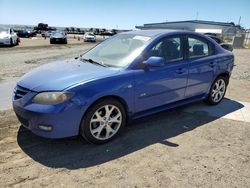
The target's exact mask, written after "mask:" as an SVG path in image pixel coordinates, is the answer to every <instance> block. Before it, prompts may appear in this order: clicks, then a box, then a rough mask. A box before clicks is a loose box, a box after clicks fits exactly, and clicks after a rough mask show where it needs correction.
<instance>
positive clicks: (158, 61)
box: [144, 56, 165, 67]
mask: <svg viewBox="0 0 250 188" xmlns="http://www.w3.org/2000/svg"><path fill="white" fill-rule="evenodd" d="M144 64H145V65H146V66H147V67H163V66H164V65H165V60H164V58H163V57H156V56H151V57H150V58H148V60H147V61H145V62H144Z"/></svg>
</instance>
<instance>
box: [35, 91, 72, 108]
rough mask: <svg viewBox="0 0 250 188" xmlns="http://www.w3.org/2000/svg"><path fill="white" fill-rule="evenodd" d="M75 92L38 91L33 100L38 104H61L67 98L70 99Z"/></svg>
mask: <svg viewBox="0 0 250 188" xmlns="http://www.w3.org/2000/svg"><path fill="white" fill-rule="evenodd" d="M73 95H74V93H70V92H43V93H38V94H37V95H36V96H35V97H34V98H33V100H32V102H33V103H38V104H48V105H50V104H51V105H53V104H59V103H62V102H64V101H66V100H69V99H70V98H71V97H72V96H73Z"/></svg>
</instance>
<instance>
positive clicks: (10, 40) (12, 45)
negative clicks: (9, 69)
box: [10, 38, 14, 46]
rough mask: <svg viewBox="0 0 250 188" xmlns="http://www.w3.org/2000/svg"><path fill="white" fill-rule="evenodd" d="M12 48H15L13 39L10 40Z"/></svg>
mask: <svg viewBox="0 0 250 188" xmlns="http://www.w3.org/2000/svg"><path fill="white" fill-rule="evenodd" d="M10 46H14V44H13V39H12V38H10Z"/></svg>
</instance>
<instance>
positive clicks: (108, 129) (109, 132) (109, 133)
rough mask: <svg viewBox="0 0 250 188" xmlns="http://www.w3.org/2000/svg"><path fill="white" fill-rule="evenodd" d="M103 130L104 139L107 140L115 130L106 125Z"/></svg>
mask: <svg viewBox="0 0 250 188" xmlns="http://www.w3.org/2000/svg"><path fill="white" fill-rule="evenodd" d="M105 129H106V135H105V137H106V138H109V137H110V136H111V135H112V134H113V133H114V132H115V130H114V129H112V128H111V126H109V125H107V126H106V128H105Z"/></svg>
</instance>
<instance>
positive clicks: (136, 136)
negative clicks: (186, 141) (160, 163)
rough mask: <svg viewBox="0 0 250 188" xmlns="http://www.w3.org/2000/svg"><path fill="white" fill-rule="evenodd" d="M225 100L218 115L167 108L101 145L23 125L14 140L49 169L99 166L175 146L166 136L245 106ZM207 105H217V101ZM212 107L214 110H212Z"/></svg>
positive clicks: (128, 127) (141, 119)
mask: <svg viewBox="0 0 250 188" xmlns="http://www.w3.org/2000/svg"><path fill="white" fill-rule="evenodd" d="M223 102H224V103H227V110H226V111H224V112H225V113H224V114H223V113H220V114H219V116H218V117H213V116H210V115H208V114H209V113H208V112H207V111H200V110H198V111H195V110H194V111H192V112H186V109H188V108H190V107H191V106H192V108H193V109H195V107H196V106H201V105H204V106H205V104H202V103H197V104H191V105H187V106H184V107H180V108H177V109H174V110H168V111H165V112H161V113H158V114H155V115H151V116H148V117H145V118H140V119H137V120H134V121H133V122H131V123H129V124H128V125H127V126H126V127H125V129H124V131H123V133H122V134H121V135H120V136H119V137H117V138H116V139H115V140H113V141H111V142H110V143H107V144H104V145H93V144H89V143H87V142H85V141H84V140H83V139H82V138H81V137H80V136H79V137H72V138H66V139H57V140H51V139H45V138H41V137H38V136H36V135H34V134H32V133H31V132H30V131H28V130H26V129H25V128H23V127H22V126H21V127H20V128H19V131H18V136H17V142H18V144H19V146H20V148H21V149H22V150H23V151H24V152H25V153H26V154H27V155H29V156H30V157H31V158H32V159H33V160H35V161H37V162H39V163H41V164H43V165H45V166H47V167H52V168H67V169H78V168H86V167H90V166H95V165H99V164H102V163H105V162H108V161H111V160H114V159H117V158H120V157H122V156H125V155H128V154H131V153H133V152H136V151H138V150H141V149H143V148H145V147H147V146H150V145H152V144H155V143H161V144H164V145H165V146H166V147H178V146H179V144H181V143H172V142H170V141H168V139H170V138H172V137H175V136H178V135H180V134H183V133H185V132H188V131H192V130H193V129H195V128H197V127H200V126H202V125H205V124H207V123H209V122H212V121H214V120H216V119H218V118H220V117H222V116H224V115H227V114H228V113H231V112H234V111H236V110H239V109H240V108H243V107H244V106H243V105H242V104H240V103H238V102H236V101H234V100H229V99H224V101H223ZM206 108H220V104H219V105H217V106H216V107H215V106H207V107H206ZM213 110H214V109H213Z"/></svg>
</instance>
